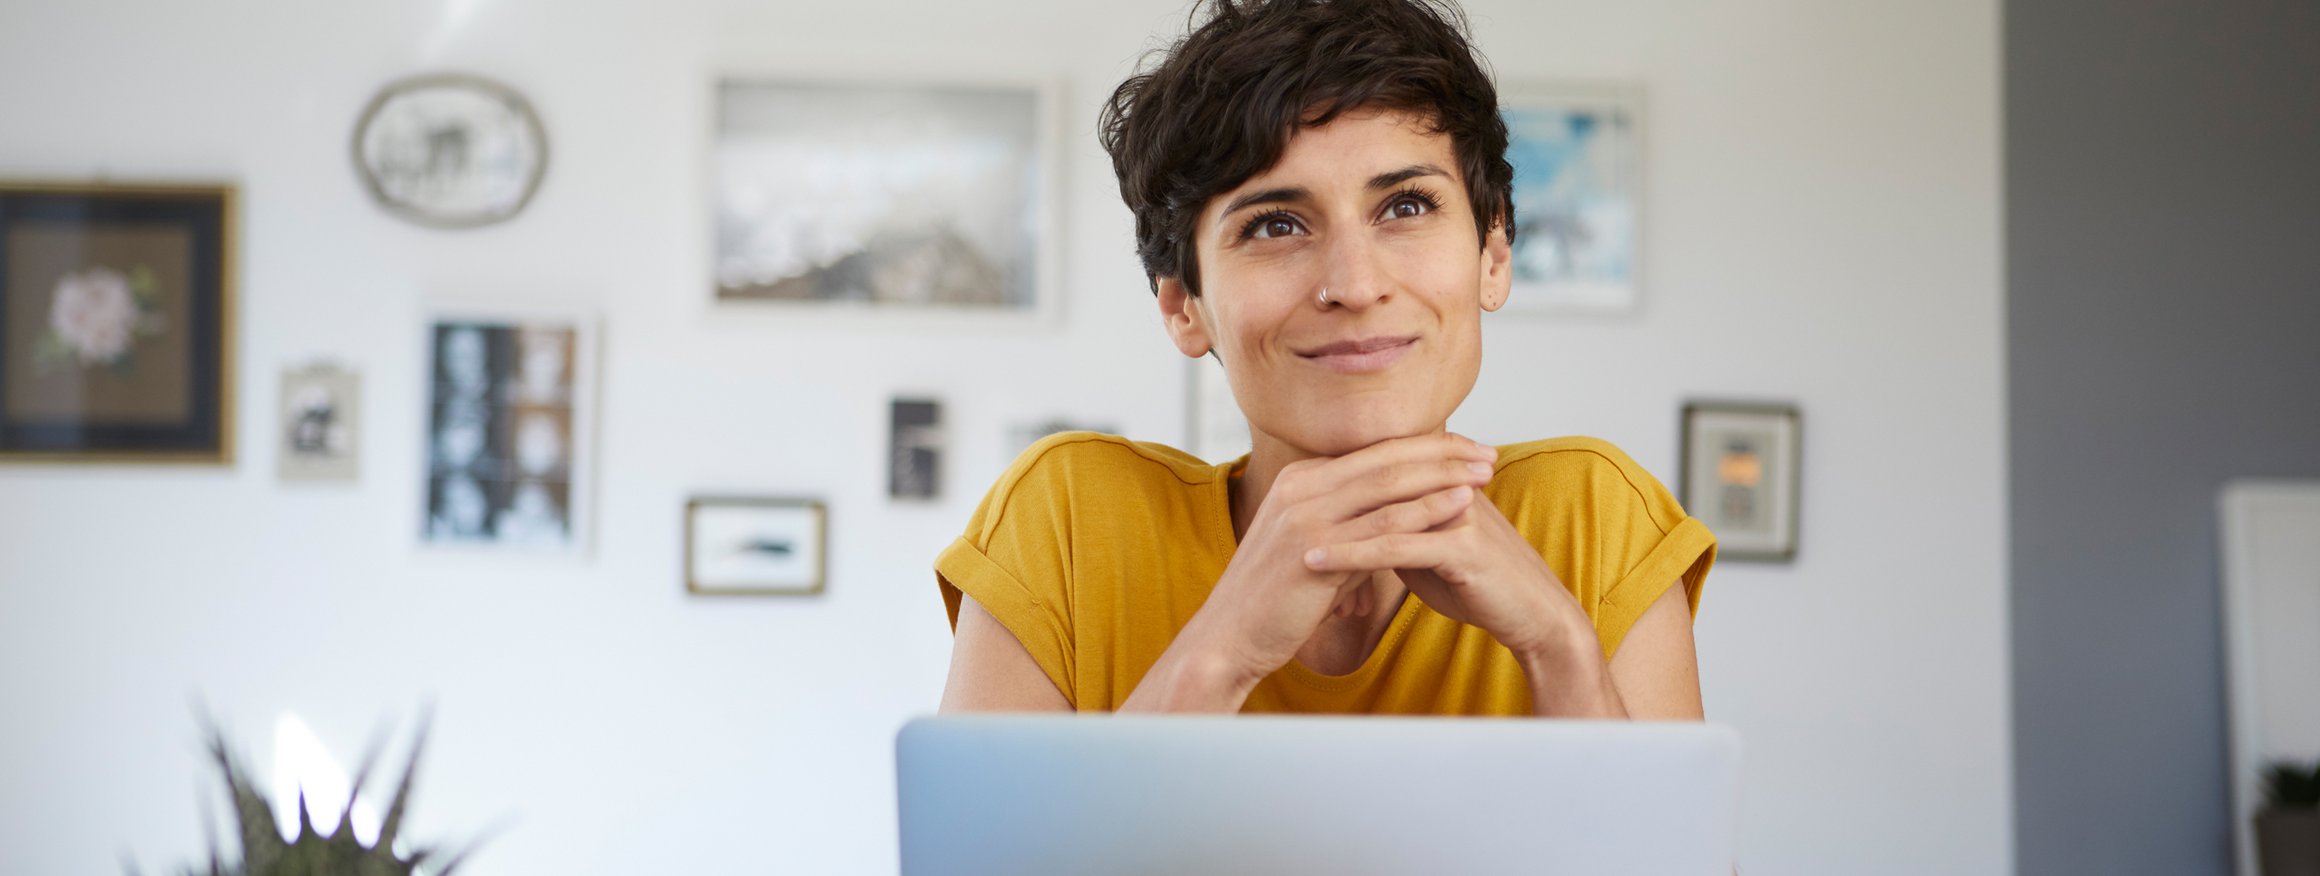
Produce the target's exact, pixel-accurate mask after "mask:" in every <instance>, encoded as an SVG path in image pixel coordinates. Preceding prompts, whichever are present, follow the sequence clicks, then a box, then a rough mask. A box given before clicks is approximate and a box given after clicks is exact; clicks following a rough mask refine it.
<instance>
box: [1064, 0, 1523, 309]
mask: <svg viewBox="0 0 2320 876" xmlns="http://www.w3.org/2000/svg"><path fill="white" fill-rule="evenodd" d="M1203 9H1205V10H1206V13H1207V21H1206V22H1205V23H1201V22H1198V17H1199V16H1200V14H1201V12H1202V10H1203ZM1193 16H1194V23H1195V26H1193V27H1191V29H1190V30H1191V32H1190V33H1188V34H1186V35H1185V37H1184V38H1183V39H1181V40H1178V41H1177V42H1176V43H1175V45H1172V46H1170V47H1168V48H1167V49H1166V50H1165V51H1164V52H1163V53H1162V57H1161V60H1160V62H1159V64H1158V65H1156V66H1153V67H1151V68H1150V69H1147V70H1145V71H1143V72H1140V73H1137V74H1136V75H1134V76H1131V77H1129V78H1128V80H1127V81H1126V82H1122V83H1120V87H1119V88H1118V89H1117V90H1115V91H1113V92H1112V97H1111V99H1110V100H1109V101H1106V102H1105V104H1104V108H1103V114H1102V117H1101V119H1100V121H1099V131H1100V133H1099V135H1098V136H1099V137H1100V139H1101V140H1102V141H1103V145H1104V151H1105V152H1108V153H1110V154H1111V156H1112V171H1113V173H1115V174H1117V175H1118V176H1119V178H1120V197H1121V199H1123V200H1125V201H1127V203H1128V209H1129V210H1130V211H1132V212H1134V213H1135V215H1136V254H1137V255H1138V256H1139V257H1141V258H1142V259H1143V262H1144V274H1145V276H1146V278H1147V279H1149V280H1152V281H1153V283H1154V287H1153V288H1154V290H1155V291H1157V289H1158V278H1160V277H1174V278H1176V279H1178V280H1180V281H1182V282H1183V283H1184V288H1185V289H1186V291H1188V292H1190V293H1191V294H1193V295H1195V296H1197V295H1199V294H1200V264H1199V260H1198V257H1197V252H1196V251H1197V249H1198V248H1197V247H1196V246H1195V245H1194V243H1193V227H1194V225H1195V224H1197V223H1198V221H1199V218H1200V208H1201V206H1202V205H1204V204H1206V203H1207V202H1208V200H1209V199H1210V198H1213V197H1215V196H1216V195H1218V194H1220V193H1223V192H1227V191H1231V190H1232V189H1233V188H1234V187H1236V186H1239V185H1240V184H1241V183H1243V182H1246V181H1248V179H1249V178H1250V177H1252V176H1256V175H1257V174H1259V173H1262V172H1264V170H1265V169H1266V168H1269V167H1272V166H1273V164H1274V163H1275V162H1278V161H1280V160H1281V153H1282V151H1283V150H1285V149H1286V148H1287V147H1288V143H1289V137H1290V135H1291V134H1292V133H1293V132H1294V131H1295V130H1297V129H1299V128H1313V127H1319V126H1321V125H1325V124H1328V123H1329V122H1330V121H1331V120H1333V119H1335V118H1337V117H1338V116H1339V115H1341V114H1344V113H1345V112H1347V111H1350V110H1356V109H1387V110H1395V111H1401V112H1408V113H1412V114H1415V115H1418V116H1421V117H1423V118H1425V119H1426V120H1427V123H1428V124H1429V126H1430V127H1431V129H1432V130H1433V131H1435V132H1437V133H1447V134H1449V135H1450V142H1451V151H1452V152H1454V153H1455V154H1456V155H1457V159H1458V171H1459V174H1460V176H1462V177H1463V178H1464V179H1465V182H1466V192H1467V196H1468V198H1467V199H1468V201H1470V202H1471V203H1472V204H1473V206H1474V229H1475V231H1476V233H1477V236H1478V237H1480V238H1481V239H1482V240H1483V242H1484V243H1485V244H1487V243H1488V241H1489V239H1490V230H1491V228H1492V226H1494V225H1504V226H1505V230H1506V235H1507V237H1508V239H1510V240H1511V239H1512V238H1513V237H1514V190H1513V181H1514V167H1513V166H1512V165H1510V164H1508V163H1507V160H1506V137H1507V135H1506V122H1505V121H1504V120H1503V119H1501V118H1500V117H1499V114H1498V90H1497V88H1496V87H1494V86H1493V85H1492V84H1491V79H1490V73H1489V72H1488V71H1487V70H1486V69H1485V68H1484V66H1483V61H1482V58H1481V56H1480V55H1479V54H1478V53H1476V52H1475V50H1474V47H1473V46H1472V45H1471V44H1470V43H1468V41H1467V37H1466V17H1465V15H1463V14H1462V13H1460V12H1459V11H1458V8H1457V7H1456V6H1453V5H1451V4H1450V3H1448V2H1446V0H1207V2H1204V3H1201V4H1199V5H1197V6H1195V8H1194V11H1193Z"/></svg>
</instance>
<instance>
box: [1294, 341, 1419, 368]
mask: <svg viewBox="0 0 2320 876" xmlns="http://www.w3.org/2000/svg"><path fill="white" fill-rule="evenodd" d="M1417 343H1418V337H1417V336H1416V335H1401V336H1397V337H1385V338H1360V339H1357V340H1351V341H1339V342H1337V343H1334V344H1329V345H1327V346H1322V347H1315V348H1313V349H1311V350H1300V351H1298V353H1297V355H1299V356H1302V357H1304V358H1305V359H1306V360H1308V361H1311V362H1315V363H1319V364H1320V365H1321V367H1323V368H1327V369H1329V370H1331V371H1335V372H1338V373H1340V374H1363V373H1367V372H1371V371H1380V370H1383V369H1384V368H1385V367H1386V366H1388V365H1392V364H1394V363H1395V362H1396V361H1399V360H1400V359H1401V358H1402V354H1404V353H1407V352H1409V351H1410V348H1411V347H1412V346H1415V345H1416V344H1417Z"/></svg>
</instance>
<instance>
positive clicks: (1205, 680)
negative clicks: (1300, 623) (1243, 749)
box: [1120, 615, 1267, 712]
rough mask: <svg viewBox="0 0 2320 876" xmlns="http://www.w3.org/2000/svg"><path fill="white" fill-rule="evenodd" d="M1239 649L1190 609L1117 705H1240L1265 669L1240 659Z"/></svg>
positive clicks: (1174, 708) (1204, 708)
mask: <svg viewBox="0 0 2320 876" xmlns="http://www.w3.org/2000/svg"><path fill="white" fill-rule="evenodd" d="M1239 651H1240V649H1239V648H1236V647H1234V646H1233V645H1232V644H1231V642H1230V641H1229V640H1228V639H1225V638H1223V637H1219V636H1216V635H1211V634H1209V632H1208V631H1207V628H1206V626H1205V625H1203V624H1201V623H1200V617H1199V616H1198V615H1195V616H1194V618H1193V622H1192V623H1189V624H1186V625H1185V627H1184V629H1183V630H1181V631H1179V632H1178V634H1177V636H1176V640H1175V641H1173V642H1171V643H1169V645H1168V650H1166V651H1164V652H1161V654H1160V659H1159V660H1157V661H1155V662H1154V663H1153V664H1152V668H1151V669H1150V670H1149V671H1147V672H1145V673H1144V678H1143V680H1142V681H1139V682H1137V683H1136V689H1135V691H1133V692H1131V693H1130V694H1129V695H1128V699H1127V700H1126V701H1125V702H1123V703H1121V704H1120V711H1123V712H1238V711H1240V709H1241V704H1242V703H1244V702H1247V701H1248V698H1249V692H1250V691H1253V690H1256V687H1257V682H1260V681H1263V680H1264V677H1265V675H1266V674H1267V673H1265V672H1260V671H1257V670H1256V669H1255V668H1254V667H1251V666H1248V665H1246V663H1247V661H1245V660H1243V659H1241V657H1240V656H1239V653H1238V652H1239Z"/></svg>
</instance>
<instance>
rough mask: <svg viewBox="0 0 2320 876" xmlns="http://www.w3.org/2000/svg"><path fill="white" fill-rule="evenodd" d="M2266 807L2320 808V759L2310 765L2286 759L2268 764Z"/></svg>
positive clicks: (2265, 787)
mask: <svg viewBox="0 0 2320 876" xmlns="http://www.w3.org/2000/svg"><path fill="white" fill-rule="evenodd" d="M2264 807H2265V808H2267V809H2320V761H2316V762H2314V763H2313V764H2312V765H2311V766H2309V767H2306V766H2302V765H2299V764H2297V763H2295V762H2293V761H2284V760H2282V761H2273V762H2272V763H2271V764H2270V765H2268V766H2265V767H2264Z"/></svg>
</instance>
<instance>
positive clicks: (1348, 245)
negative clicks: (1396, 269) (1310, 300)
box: [1318, 234, 1392, 310]
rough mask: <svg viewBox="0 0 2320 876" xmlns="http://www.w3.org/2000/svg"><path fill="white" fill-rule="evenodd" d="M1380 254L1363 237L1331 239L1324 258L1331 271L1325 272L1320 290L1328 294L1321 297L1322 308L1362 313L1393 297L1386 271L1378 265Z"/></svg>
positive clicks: (1319, 297)
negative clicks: (1342, 308)
mask: <svg viewBox="0 0 2320 876" xmlns="http://www.w3.org/2000/svg"><path fill="white" fill-rule="evenodd" d="M1380 255H1382V253H1380V252H1379V251H1378V248H1377V247H1376V246H1375V245H1374V244H1372V243H1371V242H1370V241H1369V240H1368V239H1367V238H1366V237H1364V236H1362V235H1358V234H1354V235H1339V236H1338V237H1336V239H1334V240H1331V241H1330V242H1329V246H1328V250H1327V255H1326V256H1325V258H1327V260H1328V270H1326V271H1324V272H1322V273H1323V278H1324V282H1323V283H1322V287H1321V288H1322V289H1323V290H1325V291H1326V293H1327V294H1324V295H1321V296H1318V300H1319V301H1320V305H1321V307H1322V308H1323V309H1328V308H1332V307H1345V308H1349V309H1353V310H1360V309H1363V308H1366V307H1370V306H1372V305H1375V304H1377V303H1378V302H1380V301H1384V300H1385V299H1386V298H1387V297H1388V296H1389V295H1391V294H1392V290H1391V289H1390V288H1389V287H1390V283H1389V282H1388V281H1387V275H1386V272H1385V271H1384V270H1383V269H1382V268H1381V267H1380V266H1379V264H1378V258H1379V256H1380Z"/></svg>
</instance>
